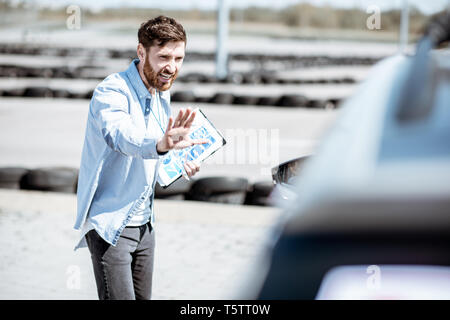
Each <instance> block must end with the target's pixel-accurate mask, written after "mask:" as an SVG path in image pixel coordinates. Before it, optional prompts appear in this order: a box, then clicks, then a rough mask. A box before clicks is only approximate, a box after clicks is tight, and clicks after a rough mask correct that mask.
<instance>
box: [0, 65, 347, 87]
mask: <svg viewBox="0 0 450 320" xmlns="http://www.w3.org/2000/svg"><path fill="white" fill-rule="evenodd" d="M102 70H103V69H102V68H93V67H87V66H79V67H76V68H67V67H55V68H39V67H34V68H33V67H23V66H2V65H0V77H2V78H45V79H49V78H58V79H59V78H60V79H86V80H103V79H104V78H106V77H107V76H108V71H107V70H104V71H102ZM177 82H182V83H230V84H238V85H240V84H265V85H270V84H352V83H356V80H355V79H354V78H350V77H343V78H326V79H323V78H321V79H295V78H293V79H283V78H277V77H276V75H274V74H266V75H264V74H262V75H261V74H257V73H252V74H241V73H232V74H230V75H228V76H227V77H226V78H225V79H223V80H221V79H217V78H215V77H214V76H212V75H209V74H200V73H190V74H186V75H184V76H180V77H178V78H177Z"/></svg>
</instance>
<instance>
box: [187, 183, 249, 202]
mask: <svg viewBox="0 0 450 320" xmlns="http://www.w3.org/2000/svg"><path fill="white" fill-rule="evenodd" d="M247 186H248V181H247V179H244V178H235V177H208V178H201V179H198V180H196V181H195V182H194V183H193V184H192V186H191V188H190V189H189V192H188V193H186V196H185V199H186V200H194V201H209V202H217V203H229V204H243V203H244V201H245V196H246V193H247Z"/></svg>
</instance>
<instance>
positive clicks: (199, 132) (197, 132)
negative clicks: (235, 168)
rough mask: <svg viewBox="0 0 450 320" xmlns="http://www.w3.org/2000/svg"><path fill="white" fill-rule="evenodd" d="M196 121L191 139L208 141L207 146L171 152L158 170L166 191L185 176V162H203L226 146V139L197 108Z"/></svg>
mask: <svg viewBox="0 0 450 320" xmlns="http://www.w3.org/2000/svg"><path fill="white" fill-rule="evenodd" d="M194 111H195V112H196V115H195V119H194V121H193V122H192V125H191V132H190V134H189V137H190V138H191V139H206V140H208V141H209V142H208V143H206V144H198V145H193V146H190V147H188V148H184V149H180V150H171V151H169V152H168V153H167V154H166V155H165V156H164V157H163V158H162V159H161V162H160V165H159V168H158V175H159V184H160V185H161V187H163V188H164V189H165V188H167V187H168V186H170V185H171V184H172V183H174V182H175V181H177V180H178V179H179V178H181V177H182V176H183V172H184V168H183V165H184V162H185V161H186V154H187V161H192V160H197V161H198V162H203V161H205V160H206V159H208V158H209V157H210V156H211V155H213V154H214V153H215V152H216V151H217V150H219V149H220V148H222V147H223V146H224V145H225V144H226V141H225V138H224V137H223V136H222V134H221V133H220V132H219V131H218V130H217V129H216V128H215V127H214V125H213V124H212V123H211V121H209V119H208V118H207V117H206V115H205V114H204V113H203V111H202V110H200V109H199V108H196V109H195V110H194Z"/></svg>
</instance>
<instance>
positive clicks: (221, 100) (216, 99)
mask: <svg viewBox="0 0 450 320" xmlns="http://www.w3.org/2000/svg"><path fill="white" fill-rule="evenodd" d="M233 100H234V95H233V94H232V93H225V92H222V93H221V92H219V93H216V94H215V95H214V96H213V97H212V98H211V100H210V102H211V103H217V104H232V103H233Z"/></svg>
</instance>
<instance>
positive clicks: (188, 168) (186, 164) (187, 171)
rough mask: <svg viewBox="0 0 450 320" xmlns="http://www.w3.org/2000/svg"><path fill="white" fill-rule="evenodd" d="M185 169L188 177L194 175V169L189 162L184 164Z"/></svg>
mask: <svg viewBox="0 0 450 320" xmlns="http://www.w3.org/2000/svg"><path fill="white" fill-rule="evenodd" d="M184 171H186V174H187V175H188V177H191V176H192V173H193V172H192V169H191V167H190V166H189V165H188V162H187V163H185V164H184Z"/></svg>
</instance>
